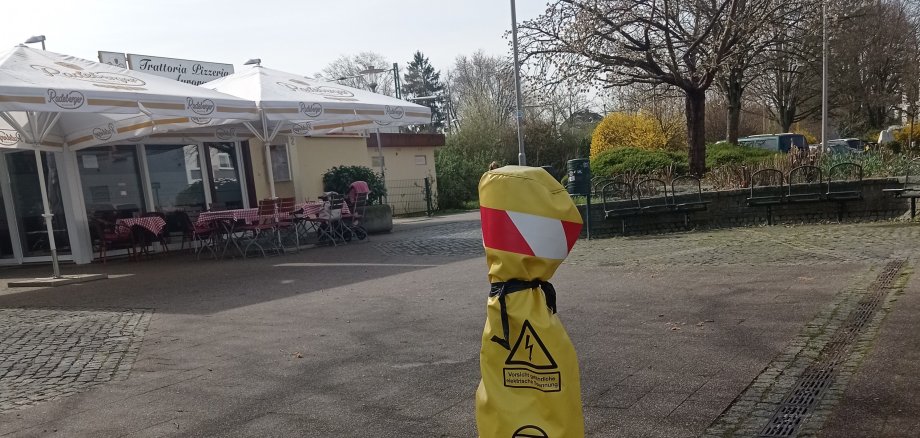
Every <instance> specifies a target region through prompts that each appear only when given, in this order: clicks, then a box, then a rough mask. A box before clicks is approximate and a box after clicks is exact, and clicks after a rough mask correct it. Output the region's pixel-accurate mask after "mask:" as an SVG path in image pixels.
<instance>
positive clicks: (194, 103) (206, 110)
mask: <svg viewBox="0 0 920 438" xmlns="http://www.w3.org/2000/svg"><path fill="white" fill-rule="evenodd" d="M185 102H186V105H185V106H186V109H188V110H191V111H192V112H194V113H195V114H198V115H199V116H206V115H208V114H211V113H213V112H214V102H212V101H211V99H201V100H195V99H194V98H191V97H189V98H187V99H186V100H185Z"/></svg>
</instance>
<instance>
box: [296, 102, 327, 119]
mask: <svg viewBox="0 0 920 438" xmlns="http://www.w3.org/2000/svg"><path fill="white" fill-rule="evenodd" d="M300 112H302V113H303V115H305V116H307V117H319V116H321V115H322V114H323V106H322V105H320V104H318V103H316V102H314V103H311V104H309V105H307V104H306V103H304V102H300Z"/></svg>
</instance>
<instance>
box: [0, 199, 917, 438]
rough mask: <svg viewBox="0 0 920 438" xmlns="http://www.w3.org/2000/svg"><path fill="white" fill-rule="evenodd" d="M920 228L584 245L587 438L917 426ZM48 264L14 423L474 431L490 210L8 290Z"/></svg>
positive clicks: (573, 301) (12, 378)
mask: <svg viewBox="0 0 920 438" xmlns="http://www.w3.org/2000/svg"><path fill="white" fill-rule="evenodd" d="M918 242H920V225H918V224H910V223H903V222H880V223H867V224H825V225H800V226H773V227H756V228H738V229H730V230H714V231H698V232H691V233H679V234H669V235H654V236H634V237H626V238H611V239H598V240H591V241H584V240H582V241H579V242H578V243H577V245H576V247H575V249H574V251H573V252H572V254H571V255H570V257H569V259H568V260H567V261H566V263H565V264H564V265H563V266H562V267H561V268H560V269H559V271H558V272H557V274H556V276H555V277H554V278H553V283H554V284H555V287H556V290H557V292H558V307H559V315H560V317H561V318H562V320H563V322H564V323H565V325H566V328H567V329H568V332H569V335H570V336H571V338H572V341H573V343H574V344H575V347H576V349H577V351H578V354H579V362H580V366H581V376H582V392H583V404H584V411H585V419H586V430H587V433H588V436H591V437H696V436H707V437H723V436H753V437H758V436H822V437H851V436H853V437H899V436H904V437H911V436H917V435H918V431H920V395H918V394H920V373H918V370H920V334H918V333H916V332H917V331H916V319H917V315H920V284H918V283H917V281H916V279H915V278H914V277H915V275H914V272H915V270H916V264H917V261H918V259H920V258H918V254H917V251H916V249H915V248H916V247H917V243H918ZM47 270H48V268H47V267H38V266H33V267H19V268H11V269H5V270H0V436H2V437H7V436H9V437H32V436H60V437H83V436H85V437H102V436H105V437H109V436H111V437H121V436H125V437H157V436H183V437H184V436H192V437H199V436H200V437H205V436H207V437H211V436H220V437H239V436H251V437H268V436H277V437H293V436H304V437H358V436H362V437H363V436H367V437H371V436H373V437H474V436H476V430H475V412H474V399H473V398H474V392H475V389H476V386H477V384H478V380H479V368H478V366H479V363H478V360H479V348H480V336H481V334H482V328H483V323H484V320H485V303H486V296H487V293H488V284H487V280H486V271H487V268H486V265H485V259H484V257H483V255H482V249H481V240H480V233H479V222H478V214H477V213H466V214H460V215H455V216H448V217H441V218H434V219H410V220H403V221H400V222H399V223H398V224H397V226H396V228H395V230H394V232H393V233H391V234H387V235H375V236H371V239H370V241H367V242H360V243H352V244H348V245H345V246H340V247H335V248H313V249H308V250H304V251H302V252H300V253H297V254H291V255H285V256H280V257H277V256H276V257H268V258H264V259H247V260H223V261H213V260H200V261H198V260H196V259H195V257H194V256H188V255H179V254H171V255H170V256H168V257H160V256H156V257H150V258H147V259H143V260H142V261H140V262H137V263H134V262H128V261H115V262H110V263H109V264H107V265H104V266H103V265H99V264H94V265H90V266H66V267H65V272H66V273H77V272H81V273H83V272H86V273H89V272H106V273H108V274H110V277H111V278H110V279H108V280H104V281H99V282H93V283H86V284H81V285H69V286H62V287H58V288H45V289H42V288H16V289H12V288H8V287H6V282H7V281H10V280H15V279H21V278H25V277H32V276H37V275H46V274H47V272H46V271H47ZM553 438H555V437H553Z"/></svg>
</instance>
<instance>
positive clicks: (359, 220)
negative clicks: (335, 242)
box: [342, 193, 368, 240]
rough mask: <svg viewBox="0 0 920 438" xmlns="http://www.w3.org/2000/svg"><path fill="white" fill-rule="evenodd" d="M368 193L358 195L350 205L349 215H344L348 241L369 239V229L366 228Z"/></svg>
mask: <svg viewBox="0 0 920 438" xmlns="http://www.w3.org/2000/svg"><path fill="white" fill-rule="evenodd" d="M367 195H368V194H367V193H358V194H357V195H355V200H354V202H353V203H351V204H350V205H349V213H348V214H343V215H342V221H343V226H344V228H345V233H346V234H345V237H346V240H350V239H351V238H355V239H358V240H364V239H366V238H367V229H366V228H364V213H365V211H366V209H367Z"/></svg>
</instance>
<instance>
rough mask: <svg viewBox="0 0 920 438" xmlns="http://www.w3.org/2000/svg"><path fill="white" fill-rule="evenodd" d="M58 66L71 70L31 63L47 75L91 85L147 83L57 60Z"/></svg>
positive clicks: (129, 86) (106, 85)
mask: <svg viewBox="0 0 920 438" xmlns="http://www.w3.org/2000/svg"><path fill="white" fill-rule="evenodd" d="M56 64H57V65H58V66H59V67H66V68H68V69H70V70H73V71H65V70H62V69H59V68H55V67H50V66H47V65H39V64H33V65H32V66H31V67H32V68H34V69H35V70H38V71H40V72H42V73H44V74H45V75H47V76H49V77H52V78H53V77H58V76H60V77H63V78H68V79H75V80H78V81H84V82H90V83H92V84H93V85H96V86H100V87H112V86H117V87H128V88H138V87H143V86H144V85H147V83H146V82H144V81H142V80H140V79H138V78H135V77H134V76H128V75H125V74H121V73H112V72H107V71H102V72H92V71H85V70H83V68H82V67H80V66H78V65H74V64H70V63H67V62H58V63H56Z"/></svg>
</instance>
